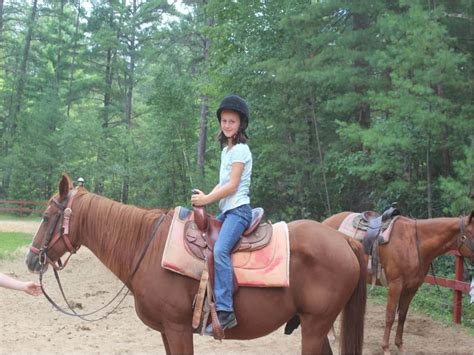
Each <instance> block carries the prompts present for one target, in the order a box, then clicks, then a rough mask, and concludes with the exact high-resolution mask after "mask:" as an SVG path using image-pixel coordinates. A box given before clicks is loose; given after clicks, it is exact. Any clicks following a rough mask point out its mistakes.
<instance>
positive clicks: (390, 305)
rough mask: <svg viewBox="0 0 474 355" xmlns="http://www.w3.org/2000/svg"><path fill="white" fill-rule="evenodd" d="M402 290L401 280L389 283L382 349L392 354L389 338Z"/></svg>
mask: <svg viewBox="0 0 474 355" xmlns="http://www.w3.org/2000/svg"><path fill="white" fill-rule="evenodd" d="M401 291H402V282H401V280H397V281H394V280H391V281H390V283H389V285H388V295H387V308H386V311H385V331H384V333H383V341H382V349H383V352H384V353H385V354H390V350H389V345H388V344H389V340H390V331H391V330H392V325H393V322H394V320H395V312H396V310H397V306H398V302H399V300H400V294H401Z"/></svg>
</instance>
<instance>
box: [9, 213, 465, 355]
mask: <svg viewBox="0 0 474 355" xmlns="http://www.w3.org/2000/svg"><path fill="white" fill-rule="evenodd" d="M19 223H25V224H24V225H23V226H18V224H19ZM6 226H13V227H6ZM4 228H14V229H13V231H21V232H25V233H34V232H35V231H36V228H37V224H36V223H34V222H14V223H12V224H9V223H6V222H5V221H0V231H3V230H4ZM25 252H26V248H25V249H22V250H19V251H18V252H17V254H16V256H15V258H14V259H12V260H4V261H1V262H0V271H2V272H4V273H7V274H10V275H13V276H15V277H18V278H20V279H23V280H26V279H32V280H36V279H37V276H36V275H32V274H30V273H29V272H28V271H27V269H26V266H25V264H24V259H23V256H24V255H25ZM60 274H61V280H62V282H63V285H64V288H65V292H66V294H67V296H68V298H69V299H70V300H71V301H72V302H73V303H74V304H75V305H76V306H77V307H78V308H77V309H76V311H78V312H80V311H81V309H80V308H82V311H83V312H88V311H92V310H95V309H97V308H99V307H100V306H102V305H103V304H105V303H106V302H108V301H109V300H110V299H111V298H112V297H113V296H114V295H115V294H116V292H117V291H118V290H119V289H120V288H121V287H122V283H121V282H120V281H119V280H118V279H117V278H116V277H115V276H114V275H113V274H112V273H111V272H110V271H109V270H108V269H106V268H105V267H104V266H103V265H102V264H101V262H100V261H99V260H98V259H97V258H96V257H95V256H94V255H93V254H92V253H91V252H89V251H88V250H87V249H81V250H80V251H79V253H78V254H77V255H75V256H73V257H72V258H71V261H70V262H69V264H68V266H67V268H66V269H65V270H63V271H62V272H61V273H60ZM45 284H46V288H47V290H48V293H50V294H51V296H52V297H53V298H54V299H55V300H57V301H58V302H59V303H61V304H63V303H62V302H60V301H61V298H60V295H59V292H58V291H57V285H56V281H55V279H54V276H53V274H52V272H51V271H50V272H48V274H47V277H46V280H45ZM0 297H1V299H2V307H1V308H0V318H1V319H2V325H1V330H0V344H1V346H0V353H28V354H31V353H45V354H46V353H47V354H63V353H65V352H68V353H76V354H79V353H80V354H99V353H100V354H151V353H154V354H164V353H165V350H164V347H163V344H162V341H161V336H160V334H159V333H157V332H155V331H153V330H151V329H149V328H147V327H146V326H145V325H144V324H143V323H141V321H140V320H139V319H138V317H137V316H136V315H135V310H134V305H133V297H131V296H127V297H126V299H125V301H124V303H122V305H121V306H120V307H119V308H118V310H117V311H116V312H115V313H114V314H112V315H110V316H109V317H108V318H106V319H104V320H101V321H98V322H93V323H89V322H85V321H82V320H80V319H76V318H73V317H69V316H66V315H63V314H61V313H59V312H58V311H56V310H54V309H53V308H52V306H51V305H50V304H49V303H48V301H47V300H46V299H45V298H44V297H42V296H39V297H32V296H28V295H26V294H24V293H18V292H14V291H11V290H6V289H2V288H0ZM384 316H385V308H384V307H383V306H381V305H376V304H372V303H370V302H369V305H368V312H367V316H366V331H365V345H364V353H365V354H381V353H382V352H381V348H380V343H381V339H382V336H383V326H384ZM394 330H395V328H394ZM394 330H393V331H392V333H393V332H394ZM404 340H405V344H406V345H407V348H408V351H409V353H410V354H434V353H437V354H454V353H457V354H474V337H473V336H471V335H469V334H468V333H467V332H466V331H465V330H464V329H462V328H460V327H458V326H455V325H449V326H448V325H444V324H442V323H440V322H436V321H433V320H432V319H431V318H429V317H428V316H425V315H421V314H417V313H414V312H410V313H409V314H408V319H407V322H406V327H405V338H404ZM194 343H195V352H196V354H262V353H267V354H297V353H299V352H300V351H301V345H300V343H301V333H300V329H298V330H296V331H295V332H294V333H293V334H292V335H290V336H287V335H284V334H283V328H282V329H279V330H278V331H276V332H274V333H272V334H270V335H268V336H266V337H263V338H259V339H255V340H251V341H231V340H229V341H223V342H222V343H220V342H217V341H214V340H213V339H211V338H208V337H201V336H199V335H195V336H194ZM392 344H393V334H392V340H391V347H392V350H395V349H394V345H392ZM337 347H338V345H337V344H334V345H333V348H334V350H335V351H337Z"/></svg>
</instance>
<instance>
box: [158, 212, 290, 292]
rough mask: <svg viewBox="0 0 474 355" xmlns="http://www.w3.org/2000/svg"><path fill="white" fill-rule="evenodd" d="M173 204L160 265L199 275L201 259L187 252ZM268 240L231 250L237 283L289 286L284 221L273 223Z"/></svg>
mask: <svg viewBox="0 0 474 355" xmlns="http://www.w3.org/2000/svg"><path fill="white" fill-rule="evenodd" d="M180 210H181V207H177V208H175V211H174V216H173V221H172V222H171V227H170V230H169V233H168V237H167V240H166V245H165V250H164V252H163V259H162V261H161V266H162V267H164V268H165V269H167V270H170V271H174V272H176V273H179V274H182V275H185V276H188V277H191V278H193V279H196V280H200V279H201V274H202V271H203V269H204V261H203V260H200V259H198V258H196V257H195V256H193V255H191V254H189V253H188V251H187V250H186V248H185V246H184V241H183V236H184V225H185V222H186V221H182V220H181V219H179V217H178V216H179V211H180ZM272 227H273V236H272V240H271V242H270V243H269V244H268V245H267V246H266V247H264V248H262V249H260V250H255V251H252V252H245V251H240V252H237V253H234V254H232V264H233V266H234V271H235V276H236V278H237V282H238V283H239V285H240V286H254V287H288V286H289V285H290V275H289V274H290V243H289V236H288V226H287V224H286V223H285V222H278V223H275V224H273V225H272Z"/></svg>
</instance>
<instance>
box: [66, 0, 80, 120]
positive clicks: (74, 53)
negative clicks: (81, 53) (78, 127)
mask: <svg viewBox="0 0 474 355" xmlns="http://www.w3.org/2000/svg"><path fill="white" fill-rule="evenodd" d="M80 16H81V1H80V0H78V2H77V16H76V22H75V24H74V43H73V45H72V61H71V69H70V71H69V84H68V90H67V91H68V92H67V99H66V100H67V103H66V104H67V109H66V115H67V117H69V115H70V112H71V105H72V83H73V82H74V71H75V69H76V57H77V38H78V33H79V21H80Z"/></svg>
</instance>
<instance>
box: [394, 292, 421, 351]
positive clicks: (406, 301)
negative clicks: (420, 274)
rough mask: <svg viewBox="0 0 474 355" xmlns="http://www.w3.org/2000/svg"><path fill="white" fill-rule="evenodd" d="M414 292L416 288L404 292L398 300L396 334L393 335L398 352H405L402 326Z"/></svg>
mask: <svg viewBox="0 0 474 355" xmlns="http://www.w3.org/2000/svg"><path fill="white" fill-rule="evenodd" d="M415 293H416V290H414V291H410V292H406V293H405V292H404V293H403V294H402V295H401V297H400V302H399V306H398V324H397V334H396V336H395V345H396V346H397V347H398V351H399V352H400V353H404V352H405V349H404V347H403V327H404V325H405V320H406V318H407V313H408V307H410V303H411V300H412V299H413V297H414V296H415Z"/></svg>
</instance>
